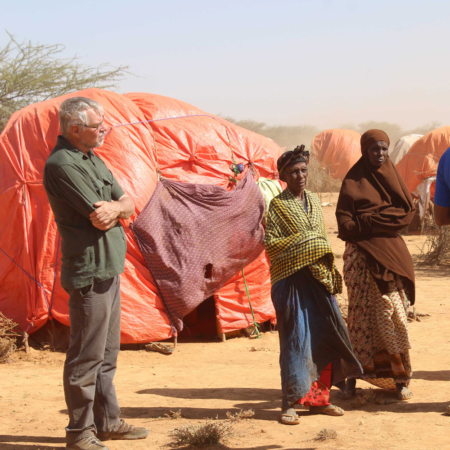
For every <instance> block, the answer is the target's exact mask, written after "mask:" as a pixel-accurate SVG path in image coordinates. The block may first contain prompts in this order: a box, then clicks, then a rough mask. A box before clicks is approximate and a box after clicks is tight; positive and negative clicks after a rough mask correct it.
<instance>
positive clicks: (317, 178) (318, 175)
mask: <svg viewBox="0 0 450 450" xmlns="http://www.w3.org/2000/svg"><path fill="white" fill-rule="evenodd" d="M341 184H342V181H341V180H335V179H334V178H333V177H332V176H330V175H329V174H328V170H327V169H326V168H324V167H322V166H321V165H320V163H319V161H318V160H317V159H316V158H314V156H313V155H311V158H310V160H309V164H308V183H307V185H306V188H307V189H308V190H309V191H312V192H314V193H316V194H317V195H319V198H320V199H321V201H322V194H325V193H328V192H329V193H331V192H339V190H340V188H341ZM323 200H324V201H325V200H326V199H323Z"/></svg>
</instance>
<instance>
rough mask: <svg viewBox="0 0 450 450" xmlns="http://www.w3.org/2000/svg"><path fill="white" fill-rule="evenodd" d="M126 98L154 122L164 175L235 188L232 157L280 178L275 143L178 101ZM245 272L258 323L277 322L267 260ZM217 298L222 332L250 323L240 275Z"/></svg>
mask: <svg viewBox="0 0 450 450" xmlns="http://www.w3.org/2000/svg"><path fill="white" fill-rule="evenodd" d="M125 96H126V97H128V98H130V99H131V100H133V101H134V102H135V104H136V105H137V106H138V107H139V108H140V109H141V111H142V112H143V113H144V115H145V117H146V118H147V119H148V120H154V122H151V123H150V125H151V127H152V129H153V132H154V139H155V148H156V154H157V161H158V166H159V169H160V171H161V175H163V176H164V177H167V178H169V179H175V180H178V181H185V182H190V183H211V184H217V185H220V186H223V187H224V188H227V189H231V188H232V187H234V183H230V181H229V178H230V176H234V174H233V172H231V170H230V165H231V164H232V163H233V158H234V161H236V163H243V164H244V165H245V166H246V170H249V169H250V170H252V169H253V170H254V172H255V175H256V177H258V176H262V177H265V178H271V179H274V178H276V177H277V169H276V160H277V159H278V157H279V156H280V155H281V153H282V149H281V148H280V147H279V146H278V145H277V144H275V142H273V141H272V140H270V139H268V138H266V137H264V136H261V135H258V134H256V133H253V132H251V131H248V130H245V129H244V128H240V127H238V126H236V125H234V124H232V123H230V122H228V121H226V120H223V119H222V118H220V117H218V116H214V115H212V114H208V113H205V112H204V111H202V110H200V109H198V108H195V107H194V106H192V105H189V104H187V103H184V102H181V101H179V100H175V99H172V98H168V97H163V96H160V95H154V94H145V93H130V94H125ZM185 116H195V117H185ZM168 118H171V119H169V120H166V119H168ZM158 119H164V120H158ZM241 176H242V175H241ZM241 176H240V177H241ZM240 177H238V178H240ZM249 207H251V206H250V205H249ZM218 238H220V237H219V236H218ZM236 245H239V243H238V242H236ZM247 271H248V272H249V273H248V274H247ZM244 272H245V274H246V281H247V285H248V287H249V292H250V299H251V301H252V306H253V310H254V313H255V317H256V318H257V320H258V321H259V322H263V321H266V320H268V319H272V320H275V310H274V308H273V304H272V300H271V296H270V272H269V264H268V261H267V259H266V258H262V257H260V258H258V259H257V260H256V261H254V262H253V263H252V264H250V265H249V266H248V267H247V268H246V269H245V271H244ZM215 299H216V309H217V312H218V321H219V325H220V327H221V329H222V331H224V332H225V331H232V330H238V329H241V328H245V327H247V326H248V325H249V324H250V323H252V320H251V321H250V322H249V320H250V319H251V312H250V308H249V306H248V299H247V294H246V292H245V285H244V280H243V278H242V274H237V275H236V276H235V277H233V278H232V279H231V280H230V281H229V282H228V283H226V285H225V286H224V287H223V288H222V289H221V290H220V291H219V293H218V294H216V295H215ZM249 317H250V319H249Z"/></svg>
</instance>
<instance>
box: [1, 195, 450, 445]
mask: <svg viewBox="0 0 450 450" xmlns="http://www.w3.org/2000/svg"><path fill="white" fill-rule="evenodd" d="M335 199H336V196H335V195H333V198H332V199H331V200H332V201H333V202H334V201H335ZM325 200H328V198H323V201H325ZM324 213H325V219H326V222H327V224H328V226H329V235H330V239H331V242H332V245H333V249H334V251H335V253H336V254H338V255H342V254H343V252H344V245H343V243H342V242H341V241H339V240H338V239H337V238H336V225H335V219H334V207H325V208H324ZM424 240H425V239H424V237H421V236H408V237H406V242H407V244H408V246H409V249H410V251H411V253H413V254H415V255H417V254H418V253H419V248H420V247H421V245H422V243H423V242H424ZM337 261H338V267H339V268H340V269H341V268H342V259H338V260H337ZM416 274H417V291H418V292H417V310H418V312H421V313H428V314H430V317H427V318H424V319H422V321H421V322H413V323H411V324H410V338H411V342H412V352H411V356H412V363H413V368H414V377H413V381H412V384H411V386H412V390H413V391H414V398H413V399H412V400H410V401H408V402H398V401H396V400H395V398H394V397H393V396H392V395H391V394H389V393H387V392H384V391H381V390H377V394H378V401H377V403H372V404H368V405H365V406H363V407H356V406H354V405H352V403H353V402H352V401H341V400H339V399H338V398H337V396H336V393H337V390H336V388H333V390H332V400H333V401H334V402H335V403H336V404H338V405H340V406H341V407H343V408H344V409H345V410H346V414H345V415H344V416H343V417H327V416H313V415H310V414H309V413H308V412H307V411H301V412H299V414H300V415H301V424H300V425H297V426H286V425H282V424H280V423H279V422H278V417H279V408H280V404H281V399H280V376H279V367H278V355H279V352H278V335H277V333H275V332H273V333H270V332H267V333H265V334H264V335H263V337H262V338H261V339H258V340H249V339H248V338H236V339H230V340H228V341H227V342H225V343H222V342H214V341H206V340H204V341H201V340H199V341H197V342H193V343H192V342H191V343H183V342H181V343H179V344H178V346H177V349H176V351H175V353H174V354H173V355H171V356H164V355H161V354H158V353H151V352H146V351H144V350H140V351H122V352H121V353H120V356H119V370H118V372H117V375H116V378H115V384H116V388H117V393H118V397H119V400H120V403H121V406H122V417H123V418H124V419H125V420H127V421H129V422H130V423H132V424H134V425H140V426H146V427H148V428H149V429H150V436H149V437H148V438H147V439H146V440H141V441H135V442H132V441H113V442H108V446H109V448H110V449H113V450H116V449H120V448H125V449H128V450H138V449H161V448H165V449H170V448H173V446H172V444H170V442H171V438H170V432H171V430H173V429H174V428H175V427H178V426H181V425H184V424H187V423H188V422H193V423H200V422H202V421H204V420H205V419H206V418H216V417H218V418H219V419H225V418H226V412H227V411H230V412H237V411H239V410H240V409H244V410H248V409H253V410H254V411H255V416H254V418H253V419H250V420H246V421H242V422H239V423H237V424H236V425H235V435H234V437H233V438H231V439H230V440H229V441H228V443H227V444H226V445H225V446H224V447H222V448H230V449H257V450H271V449H310V450H312V449H358V450H359V449H371V450H378V449H383V448H391V449H397V448H398V449H400V448H401V449H402V450H404V449H408V450H419V449H420V450H422V449H424V450H426V449H435V448H436V449H445V448H450V433H449V428H450V416H445V415H443V412H444V410H445V407H446V406H447V404H448V403H449V402H450V383H449V379H450V355H449V347H450V343H449V342H450V316H449V315H448V314H447V312H448V305H447V304H448V302H449V301H450V300H449V295H448V289H449V288H450V287H449V274H450V270H449V269H443V268H419V267H418V268H417V272H416ZM252 347H256V348H258V349H260V350H262V351H251V348H252ZM63 362H64V354H62V353H57V352H50V351H37V350H32V351H31V354H30V355H25V353H23V352H17V353H16V354H15V355H14V356H13V361H12V362H11V363H10V364H3V365H1V366H0V448H1V449H2V450H12V449H18V450H29V449H57V448H63V447H64V446H65V443H64V427H65V426H66V424H67V422H68V418H67V411H66V405H65V403H64V396H63V387H62V368H63ZM358 386H359V387H360V388H361V391H360V392H365V391H366V390H368V389H370V385H368V384H366V383H364V382H359V384H358ZM178 410H181V413H182V415H183V418H181V419H176V420H171V419H169V418H166V417H164V415H165V414H167V413H169V412H170V411H178ZM323 428H327V429H333V430H335V431H336V432H337V438H336V439H333V440H331V439H330V440H326V441H317V440H315V437H316V436H317V434H318V432H319V431H320V430H322V429H323Z"/></svg>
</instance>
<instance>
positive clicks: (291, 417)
mask: <svg viewBox="0 0 450 450" xmlns="http://www.w3.org/2000/svg"><path fill="white" fill-rule="evenodd" d="M288 411H293V414H290V413H288ZM280 421H281V423H284V424H285V425H298V424H299V423H300V417H298V415H297V414H295V409H294V408H288V409H286V410H285V411H284V412H283V411H282V412H281V416H280Z"/></svg>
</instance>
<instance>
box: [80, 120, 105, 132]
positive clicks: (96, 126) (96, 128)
mask: <svg viewBox="0 0 450 450" xmlns="http://www.w3.org/2000/svg"><path fill="white" fill-rule="evenodd" d="M103 122H104V121H103V120H102V121H101V122H100V123H99V124H98V125H87V124H86V123H79V124H78V125H80V126H83V127H86V128H92V129H93V130H95V131H98V130H99V128H100V127H101V126H102V125H103Z"/></svg>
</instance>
